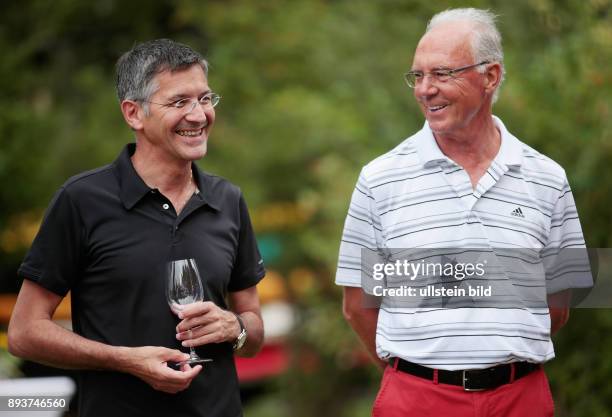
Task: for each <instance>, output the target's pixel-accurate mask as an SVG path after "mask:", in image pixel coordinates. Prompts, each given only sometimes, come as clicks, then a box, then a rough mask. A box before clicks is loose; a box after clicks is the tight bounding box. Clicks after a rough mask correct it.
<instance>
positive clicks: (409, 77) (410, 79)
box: [404, 61, 489, 88]
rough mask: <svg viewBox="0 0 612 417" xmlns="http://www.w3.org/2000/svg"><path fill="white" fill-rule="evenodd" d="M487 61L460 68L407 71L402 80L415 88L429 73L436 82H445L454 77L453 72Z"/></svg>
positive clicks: (483, 63)
mask: <svg viewBox="0 0 612 417" xmlns="http://www.w3.org/2000/svg"><path fill="white" fill-rule="evenodd" d="M488 63H489V61H482V62H479V63H478V64H473V65H467V66H465V67H461V68H454V69H436V70H433V71H431V72H427V73H424V72H423V71H409V72H407V73H405V74H404V81H406V84H408V87H410V88H416V86H417V84H419V83H420V82H421V81H423V79H425V77H426V76H427V75H429V76H431V78H432V79H433V80H435V81H436V82H439V83H445V82H447V81H448V80H450V79H451V78H455V74H457V73H459V72H461V71H466V70H469V69H472V68H476V67H479V66H481V65H485V64H488Z"/></svg>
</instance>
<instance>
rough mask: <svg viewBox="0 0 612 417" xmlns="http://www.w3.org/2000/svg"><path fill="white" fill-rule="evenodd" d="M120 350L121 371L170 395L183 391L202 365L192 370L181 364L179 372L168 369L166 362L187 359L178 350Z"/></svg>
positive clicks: (154, 348)
mask: <svg viewBox="0 0 612 417" xmlns="http://www.w3.org/2000/svg"><path fill="white" fill-rule="evenodd" d="M120 349H121V351H120V355H119V356H120V358H121V359H120V360H121V362H122V364H123V366H122V368H123V369H122V370H123V371H125V372H128V373H130V374H132V375H134V376H136V377H138V378H140V379H142V380H143V381H145V382H146V383H147V384H149V385H150V386H152V387H153V388H154V389H156V390H158V391H163V392H167V393H170V394H175V393H177V392H179V391H183V390H184V389H186V388H187V387H189V385H190V384H191V381H192V380H193V378H195V377H196V375H198V374H199V373H200V371H201V370H202V365H196V366H195V367H193V368H192V367H191V366H189V365H188V364H183V365H182V366H181V370H180V371H176V370H173V369H171V368H169V367H168V366H167V363H168V362H182V361H185V360H187V359H189V355H188V354H186V353H184V352H181V351H179V350H174V349H168V348H164V347H158V346H144V347H135V348H127V347H126V348H120Z"/></svg>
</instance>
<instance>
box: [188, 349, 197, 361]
mask: <svg viewBox="0 0 612 417" xmlns="http://www.w3.org/2000/svg"><path fill="white" fill-rule="evenodd" d="M189 358H190V359H198V354H197V353H196V351H195V349H194V348H193V346H190V347H189Z"/></svg>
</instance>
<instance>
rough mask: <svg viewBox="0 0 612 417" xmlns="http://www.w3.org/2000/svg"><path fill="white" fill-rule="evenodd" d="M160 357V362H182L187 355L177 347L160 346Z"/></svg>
mask: <svg viewBox="0 0 612 417" xmlns="http://www.w3.org/2000/svg"><path fill="white" fill-rule="evenodd" d="M161 349H163V351H161V352H160V358H161V359H162V362H183V361H186V360H187V359H189V355H188V354H187V353H185V352H181V351H180V350H177V349H168V348H161Z"/></svg>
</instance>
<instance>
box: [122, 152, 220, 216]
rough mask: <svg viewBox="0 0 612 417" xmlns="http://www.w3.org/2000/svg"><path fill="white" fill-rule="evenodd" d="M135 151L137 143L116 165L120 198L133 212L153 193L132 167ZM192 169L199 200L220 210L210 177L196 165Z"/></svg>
mask: <svg viewBox="0 0 612 417" xmlns="http://www.w3.org/2000/svg"><path fill="white" fill-rule="evenodd" d="M135 151H136V144H135V143H129V144H127V145H126V146H125V147H124V148H123V151H121V153H120V154H119V157H118V158H117V159H116V160H115V163H114V168H115V173H116V175H117V179H118V180H119V198H120V199H121V202H122V203H123V206H124V207H125V208H126V209H127V210H131V209H132V208H133V207H134V206H135V205H136V204H137V203H138V202H139V201H140V200H141V199H142V198H143V197H144V196H145V195H147V194H149V193H150V192H151V191H153V189H152V188H150V187H149V186H148V185H147V184H145V182H144V181H143V180H142V178H140V176H139V175H138V173H137V172H136V170H135V169H134V165H132V160H131V157H132V155H134V152H135ZM191 169H192V172H193V178H194V181H195V182H196V186H197V187H198V193H197V198H199V199H200V200H201V201H202V202H203V203H204V204H206V205H208V206H210V207H211V208H213V209H215V210H220V208H219V207H220V205H219V197H218V196H217V195H215V193H214V191H213V187H212V183H211V179H210V176H209V175H208V174H206V173H204V172H203V171H202V170H200V168H199V167H198V166H197V165H196V164H195V163H192V164H191Z"/></svg>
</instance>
